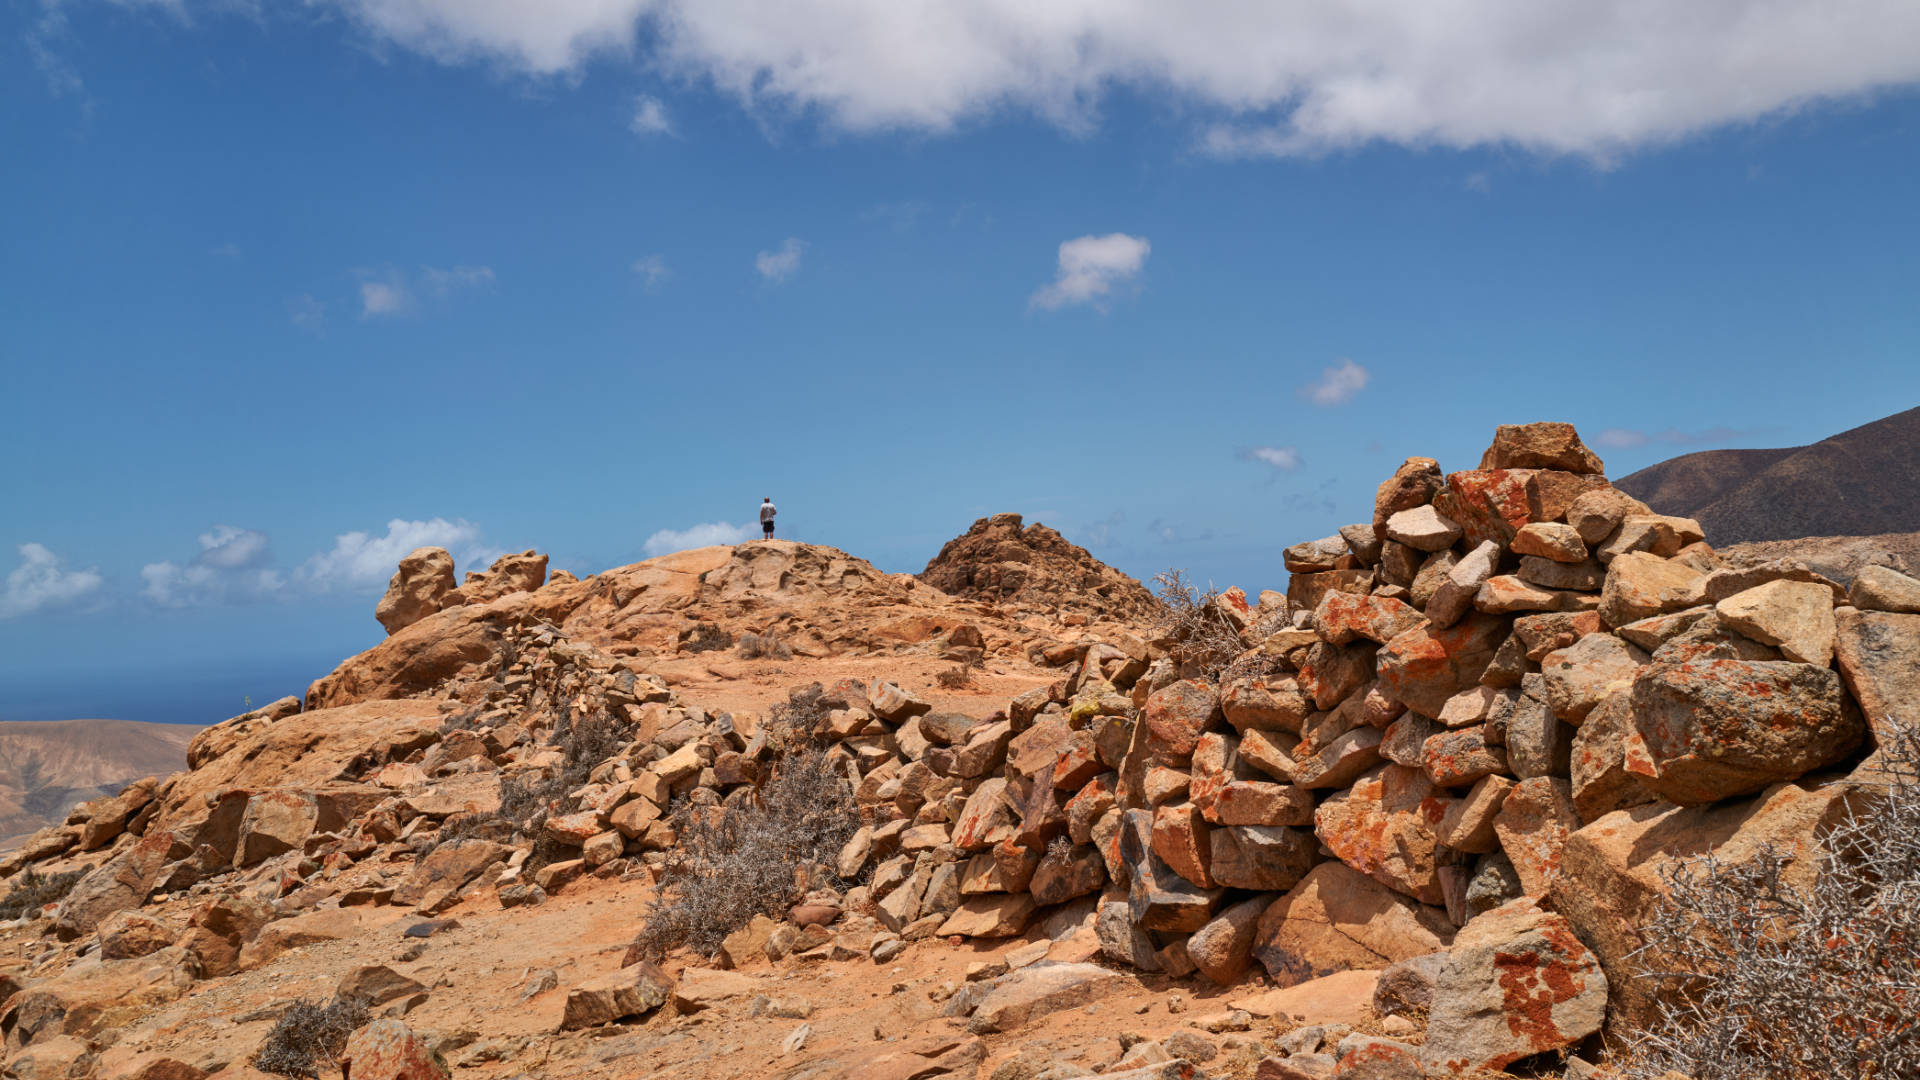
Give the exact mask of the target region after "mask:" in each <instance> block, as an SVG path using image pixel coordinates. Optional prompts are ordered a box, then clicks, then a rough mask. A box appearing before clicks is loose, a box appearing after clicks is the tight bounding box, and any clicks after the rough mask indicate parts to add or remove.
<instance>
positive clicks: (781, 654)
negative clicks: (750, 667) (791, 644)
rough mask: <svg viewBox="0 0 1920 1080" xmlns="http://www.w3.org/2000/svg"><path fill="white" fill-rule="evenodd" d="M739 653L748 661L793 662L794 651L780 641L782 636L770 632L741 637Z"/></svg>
mask: <svg viewBox="0 0 1920 1080" xmlns="http://www.w3.org/2000/svg"><path fill="white" fill-rule="evenodd" d="M739 653H740V656H741V658H742V659H746V660H760V659H768V660H791V659H793V650H792V649H789V648H787V643H786V642H784V641H781V640H780V635H778V634H776V633H774V632H773V631H771V630H769V631H767V632H766V633H764V634H742V635H740V647H739Z"/></svg>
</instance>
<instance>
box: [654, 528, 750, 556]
mask: <svg viewBox="0 0 1920 1080" xmlns="http://www.w3.org/2000/svg"><path fill="white" fill-rule="evenodd" d="M751 539H753V531H752V530H751V529H749V528H747V527H746V526H745V525H732V524H729V523H727V522H724V521H709V522H704V523H702V524H699V525H693V526H690V527H688V528H685V529H661V530H660V531H659V532H657V533H654V534H653V535H652V536H649V537H647V542H646V545H645V550H646V553H647V557H648V558H653V557H654V556H656V555H670V554H672V553H673V552H676V551H686V550H688V549H690V548H703V547H714V546H716V545H722V544H744V543H746V542H747V541H748V540H751Z"/></svg>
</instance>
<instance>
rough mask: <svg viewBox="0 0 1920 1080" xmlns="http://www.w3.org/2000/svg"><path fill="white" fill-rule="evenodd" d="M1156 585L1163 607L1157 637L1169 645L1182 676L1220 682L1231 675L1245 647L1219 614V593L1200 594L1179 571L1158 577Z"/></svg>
mask: <svg viewBox="0 0 1920 1080" xmlns="http://www.w3.org/2000/svg"><path fill="white" fill-rule="evenodd" d="M1153 584H1154V594H1155V596H1156V597H1157V598H1158V599H1159V601H1160V605H1161V614H1160V617H1159V618H1158V619H1157V620H1156V622H1155V625H1154V630H1155V634H1156V636H1158V637H1160V638H1162V639H1164V640H1166V641H1167V642H1169V643H1170V645H1171V652H1172V656H1173V660H1174V662H1175V663H1176V664H1178V665H1179V666H1180V673H1181V675H1182V676H1185V677H1192V676H1204V677H1206V678H1209V679H1219V678H1221V677H1223V676H1224V675H1226V674H1228V669H1229V668H1231V667H1233V665H1234V661H1235V660H1236V659H1237V658H1238V657H1239V656H1240V653H1241V652H1242V651H1243V650H1244V649H1245V646H1244V645H1242V644H1241V641H1240V632H1239V631H1238V630H1235V629H1234V628H1233V624H1232V623H1229V622H1228V621H1227V619H1226V617H1225V616H1223V615H1221V614H1220V609H1219V605H1218V604H1217V603H1215V601H1216V600H1217V599H1218V598H1219V596H1220V593H1219V592H1218V590H1216V589H1214V588H1213V587H1212V586H1211V585H1209V586H1208V587H1207V589H1206V590H1205V591H1204V592H1203V591H1201V590H1200V589H1199V588H1198V587H1197V586H1195V585H1193V584H1192V583H1191V582H1189V581H1188V580H1187V573H1186V571H1184V570H1177V569H1170V570H1163V571H1161V572H1160V573H1158V574H1155V575H1154V576H1153Z"/></svg>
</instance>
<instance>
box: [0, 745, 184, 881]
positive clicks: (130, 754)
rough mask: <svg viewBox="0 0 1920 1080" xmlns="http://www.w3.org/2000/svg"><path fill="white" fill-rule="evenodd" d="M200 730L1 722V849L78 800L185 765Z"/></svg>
mask: <svg viewBox="0 0 1920 1080" xmlns="http://www.w3.org/2000/svg"><path fill="white" fill-rule="evenodd" d="M199 730H200V729H199V728H197V727H194V726H192V725H187V724H143V723H139V722H136V721H131V720H61V721H49V722H40V721H14V722H10V723H5V724H0V850H4V849H6V848H9V847H12V846H13V845H15V844H17V843H19V842H20V841H21V840H22V839H23V838H24V837H25V836H26V835H27V834H29V833H32V832H34V831H35V830H38V829H43V828H46V827H47V826H49V825H56V824H59V823H60V822H61V821H63V820H65V818H66V816H67V811H69V810H71V809H73V807H74V806H76V805H77V804H79V803H82V802H85V801H87V800H89V799H97V798H100V797H102V796H105V795H112V794H114V793H116V792H118V791H119V790H120V789H122V788H124V787H126V786H127V785H128V784H131V783H133V782H134V781H135V780H138V779H140V778H141V777H145V776H166V775H168V774H169V773H172V772H175V771H176V770H178V769H180V768H181V766H183V765H185V764H186V760H187V743H188V741H189V740H191V739H192V738H193V736H194V733H195V732H197V731H199Z"/></svg>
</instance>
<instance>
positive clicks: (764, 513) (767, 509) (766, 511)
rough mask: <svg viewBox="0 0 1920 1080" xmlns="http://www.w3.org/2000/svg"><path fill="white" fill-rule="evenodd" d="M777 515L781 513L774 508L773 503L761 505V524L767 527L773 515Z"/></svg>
mask: <svg viewBox="0 0 1920 1080" xmlns="http://www.w3.org/2000/svg"><path fill="white" fill-rule="evenodd" d="M777 513H779V511H777V510H775V509H774V508H773V504H772V503H761V504H760V524H762V525H765V524H766V523H767V522H769V521H772V520H773V515H775V514H777Z"/></svg>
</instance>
